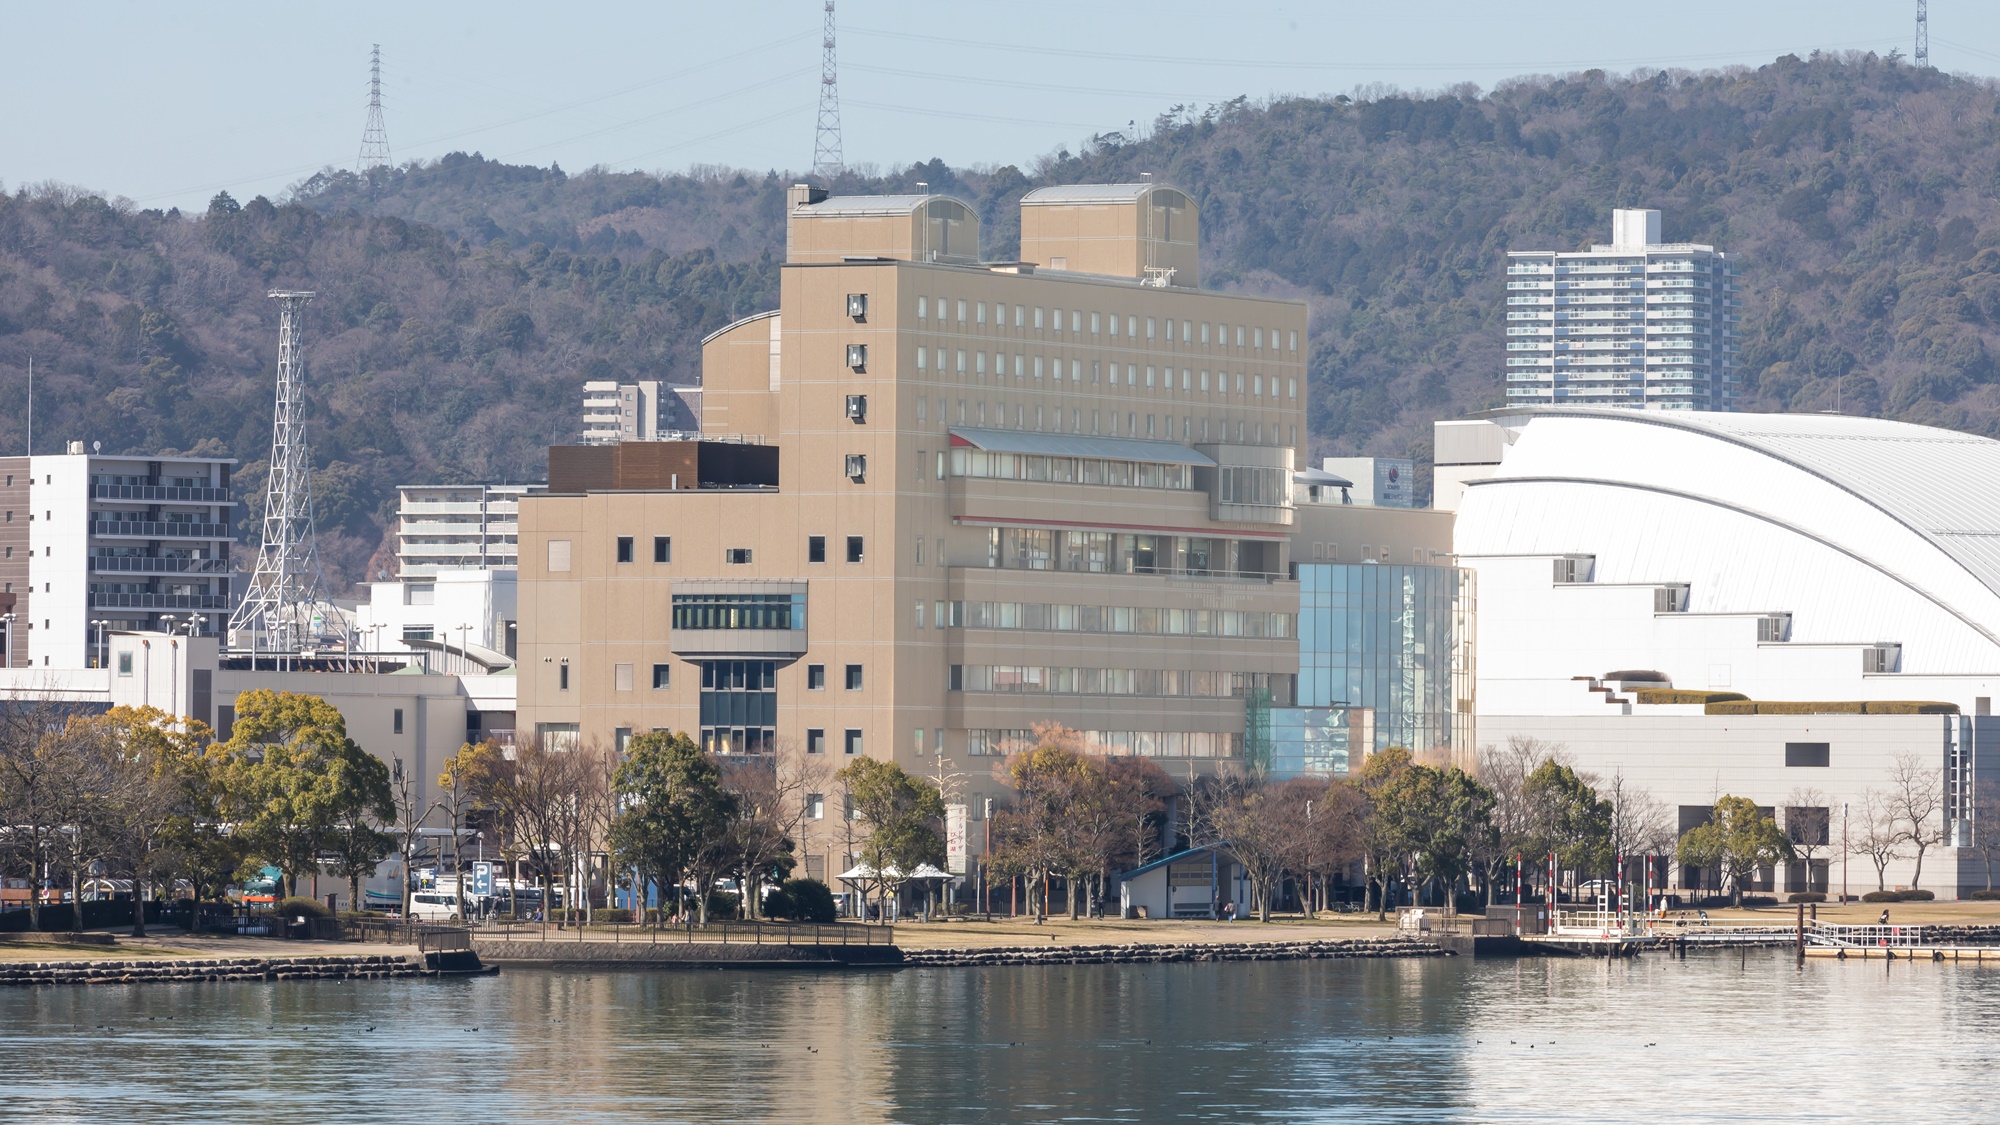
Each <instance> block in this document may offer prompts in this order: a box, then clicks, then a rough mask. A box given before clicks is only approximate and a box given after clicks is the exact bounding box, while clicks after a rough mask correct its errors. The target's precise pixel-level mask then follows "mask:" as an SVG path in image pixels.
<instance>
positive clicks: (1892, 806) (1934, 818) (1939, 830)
mask: <svg viewBox="0 0 2000 1125" xmlns="http://www.w3.org/2000/svg"><path fill="white" fill-rule="evenodd" d="M1889 813H1890V815H1891V816H1892V817H1894V818H1895V819H1896V820H1898V821H1900V822H1901V825H1902V829H1901V831H1902V838H1903V842H1904V843H1906V844H1908V845H1910V849H1911V851H1912V853H1913V856H1914V858H1915V859H1916V861H1917V865H1916V867H1915V868H1914V869H1912V871H1911V873H1910V886H1911V887H1912V888H1913V889H1914V888H1916V887H1919V886H1922V880H1923V876H1924V853H1925V852H1927V851H1929V850H1930V849H1932V848H1935V847H1941V846H1943V844H1944V841H1945V822H1944V769H1943V767H1941V766H1939V765H1937V764H1935V763H1930V762H1926V761H1925V759H1924V757H1923V755H1921V754H1916V753H1913V752H1910V751H1904V752H1902V753H1900V754H1897V755H1896V757H1895V759H1894V761H1893V762H1892V763H1891V764H1890V766H1889Z"/></svg>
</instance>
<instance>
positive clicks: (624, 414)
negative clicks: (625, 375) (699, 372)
mask: <svg viewBox="0 0 2000 1125" xmlns="http://www.w3.org/2000/svg"><path fill="white" fill-rule="evenodd" d="M700 430H701V388H700V387H689V386H678V385H675V384H672V383H663V382H661V381H659V380H657V379H642V380H640V381H638V382H634V383H620V382H617V381H616V380H610V379H596V380H592V381H590V382H588V383H585V384H584V385H583V438H582V440H583V443H584V444H585V445H608V444H611V443H613V442H620V441H660V440H662V439H665V438H671V437H684V436H687V435H689V434H692V433H699V432H700Z"/></svg>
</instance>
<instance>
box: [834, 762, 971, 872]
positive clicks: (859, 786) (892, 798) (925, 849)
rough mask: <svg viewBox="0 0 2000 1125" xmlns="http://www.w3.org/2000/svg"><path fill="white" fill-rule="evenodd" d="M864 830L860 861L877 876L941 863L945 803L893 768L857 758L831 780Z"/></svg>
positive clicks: (930, 788)
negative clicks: (843, 789)
mask: <svg viewBox="0 0 2000 1125" xmlns="http://www.w3.org/2000/svg"><path fill="white" fill-rule="evenodd" d="M834 779H835V780H837V781H839V782H840V783H841V784H842V785H843V786H845V787H846V790H847V795H848V799H849V800H851V801H852V802H853V805H854V811H855V814H856V815H857V816H858V817H859V818H860V819H861V821H862V822H863V823H865V824H867V825H868V835H867V836H866V837H865V838H863V839H862V841H861V844H860V848H859V858H860V860H861V862H862V863H864V864H867V865H868V866H869V867H872V868H874V869H875V870H876V871H878V872H887V871H888V870H889V869H891V868H894V869H896V870H898V871H901V872H904V873H906V874H907V873H908V872H911V871H915V870H916V869H917V868H918V867H919V866H921V865H923V864H926V863H929V864H942V863H944V834H943V833H942V832H941V831H940V830H939V829H940V826H941V824H942V823H943V821H944V797H943V796H941V795H940V794H939V793H938V791H937V788H936V787H935V786H933V785H931V784H930V783H928V782H926V781H924V780H923V779H922V778H920V777H917V776H915V775H913V774H911V773H910V772H909V771H907V770H905V769H904V768H903V767H901V766H899V765H897V764H895V763H894V762H884V761H880V760H877V759H875V758H857V759H855V760H854V761H853V762H852V763H850V764H849V765H848V766H847V768H845V769H843V770H841V771H840V772H839V773H837V774H835V775H834Z"/></svg>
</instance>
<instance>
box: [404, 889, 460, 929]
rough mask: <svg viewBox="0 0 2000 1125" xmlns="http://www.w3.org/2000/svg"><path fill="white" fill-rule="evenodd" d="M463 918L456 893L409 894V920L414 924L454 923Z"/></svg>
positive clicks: (430, 892) (415, 892) (426, 892)
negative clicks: (414, 922)
mask: <svg viewBox="0 0 2000 1125" xmlns="http://www.w3.org/2000/svg"><path fill="white" fill-rule="evenodd" d="M462 917H463V914H462V912H461V911H460V910H459V908H458V892H456V891H412V892H410V919H411V920H412V921H416V922H456V921H459V920H460V919H461V918H462Z"/></svg>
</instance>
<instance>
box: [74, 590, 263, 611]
mask: <svg viewBox="0 0 2000 1125" xmlns="http://www.w3.org/2000/svg"><path fill="white" fill-rule="evenodd" d="M90 605H91V608H93V609H212V610H226V609H230V608H232V607H233V606H234V602H232V601H231V599H230V597H229V595H228V594H103V593H98V592H96V591H92V592H91V595H90Z"/></svg>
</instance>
